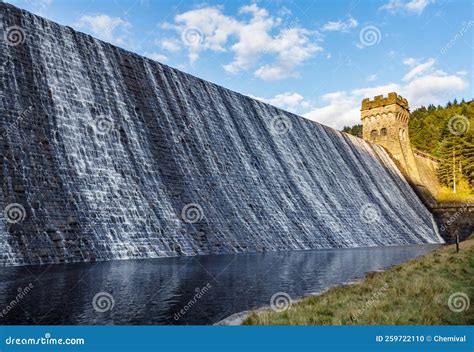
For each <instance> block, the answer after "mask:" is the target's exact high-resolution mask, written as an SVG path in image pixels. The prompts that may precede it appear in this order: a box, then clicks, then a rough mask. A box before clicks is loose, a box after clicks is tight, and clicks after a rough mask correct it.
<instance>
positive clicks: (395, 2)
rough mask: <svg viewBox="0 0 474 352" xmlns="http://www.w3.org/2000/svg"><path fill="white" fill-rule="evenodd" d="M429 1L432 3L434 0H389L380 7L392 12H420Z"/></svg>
mask: <svg viewBox="0 0 474 352" xmlns="http://www.w3.org/2000/svg"><path fill="white" fill-rule="evenodd" d="M431 3H434V0H410V1H402V0H390V1H389V2H388V3H386V4H385V5H383V6H382V7H381V9H383V10H387V11H390V12H392V13H394V12H399V11H403V12H406V13H411V14H421V13H422V12H423V11H424V10H425V8H426V7H427V6H428V5H429V4H431Z"/></svg>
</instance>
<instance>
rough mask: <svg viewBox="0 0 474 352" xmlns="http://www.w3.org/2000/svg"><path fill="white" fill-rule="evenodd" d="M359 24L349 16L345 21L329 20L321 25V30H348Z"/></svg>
mask: <svg viewBox="0 0 474 352" xmlns="http://www.w3.org/2000/svg"><path fill="white" fill-rule="evenodd" d="M358 25H359V23H358V22H357V20H356V19H354V18H352V17H349V19H348V20H347V21H341V20H338V21H329V22H328V23H326V24H325V25H324V26H322V27H321V30H322V31H323V32H349V31H350V30H351V29H353V28H356V27H357V26H358Z"/></svg>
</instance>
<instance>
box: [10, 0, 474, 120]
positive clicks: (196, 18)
mask: <svg viewBox="0 0 474 352" xmlns="http://www.w3.org/2000/svg"><path fill="white" fill-rule="evenodd" d="M8 2H10V3H12V4H14V5H16V6H18V7H21V8H24V9H26V10H29V11H32V12H34V13H37V14H39V15H41V16H44V17H46V18H49V19H51V20H53V21H56V22H59V23H61V24H64V25H69V26H71V27H73V28H75V29H78V30H80V31H82V32H86V33H89V34H91V35H94V36H96V37H98V38H100V39H103V40H105V41H107V42H110V43H113V44H115V45H118V46H121V47H124V48H126V49H128V50H131V51H134V52H137V53H139V54H142V55H145V56H148V57H150V58H153V59H156V60H157V61H160V62H163V63H166V64H167V65H170V66H173V67H176V68H179V69H181V70H183V71H185V72H188V73H191V74H193V75H196V76H198V77H201V78H204V79H206V80H209V81H212V82H215V83H217V84H220V85H223V86H225V87H228V88H230V89H232V90H235V91H238V92H240V93H243V94H246V95H250V96H252V97H256V98H258V99H261V100H263V101H266V102H269V103H271V104H273V105H277V106H279V107H282V108H284V109H286V110H289V111H292V112H295V113H298V114H300V115H303V116H305V117H307V118H310V119H312V120H316V121H319V122H322V123H324V124H326V125H329V126H331V127H336V128H342V127H343V126H344V125H352V124H354V123H357V122H358V121H359V107H360V101H361V99H362V98H364V97H372V96H374V95H378V94H386V93H388V92H389V91H397V92H398V93H399V94H402V95H403V96H405V97H406V98H408V100H409V102H410V104H411V107H412V108H416V107H418V106H420V105H427V104H429V103H433V104H438V103H440V104H445V103H446V102H447V101H448V100H452V99H454V98H457V99H458V100H460V99H462V98H464V99H465V100H471V99H472V98H473V97H474V90H473V87H472V82H473V71H474V62H473V36H474V16H473V11H474V5H473V2H472V1H468V0H457V1H455V0H378V1H375V0H374V1H371V0H352V1H342V0H339V1H337V0H333V1H329V0H319V1H301V0H300V1H283V0H274V1H269V0H268V1H230V0H229V1H207V2H203V1H179V0H175V1H169V0H163V1H153V0H77V1H73V0H14V1H13V0H10V1H8Z"/></svg>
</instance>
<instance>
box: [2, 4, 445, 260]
mask: <svg viewBox="0 0 474 352" xmlns="http://www.w3.org/2000/svg"><path fill="white" fill-rule="evenodd" d="M0 9H1V15H2V16H1V30H2V33H0V34H1V37H2V38H3V37H4V34H8V35H9V34H11V33H10V32H12V31H15V30H16V31H17V33H13V34H17V35H19V36H20V38H19V39H17V38H18V36H17V37H13V36H7V37H9V38H11V40H12V41H15V42H8V41H5V40H3V41H0V46H1V51H0V60H1V61H0V65H1V68H0V69H1V71H0V75H1V76H0V112H1V115H0V135H1V139H0V148H1V149H0V162H1V176H2V183H1V191H0V209H1V210H2V218H1V220H2V223H1V224H0V241H1V242H0V248H1V249H2V252H1V254H0V265H21V264H40V263H59V262H76V261H93V260H109V259H126V258H154V257H166V256H178V255H205V254H214V253H243V252H255V251H285V250H305V249H306V250H307V249H318V248H335V247H360V246H386V245H403V244H417V243H438V242H441V241H442V240H441V239H440V238H439V236H438V235H437V232H436V228H435V225H434V223H433V221H432V216H431V214H430V213H429V211H428V210H427V209H426V208H425V207H424V206H423V204H422V203H421V202H420V200H419V199H418V198H417V196H416V195H415V193H414V192H413V191H412V189H411V188H410V186H409V185H408V183H407V182H406V181H405V180H404V178H403V176H402V175H401V174H400V172H399V171H398V169H397V167H396V165H395V164H394V163H393V161H392V160H391V159H390V157H389V156H388V155H387V153H386V152H385V151H384V150H383V149H382V148H381V147H378V146H375V145H372V144H369V143H367V142H365V141H363V140H361V139H359V138H355V137H352V136H349V135H347V134H343V133H341V132H338V131H335V130H333V129H331V128H329V127H326V126H323V125H320V124H318V123H316V122H312V121H309V120H306V119H304V118H302V117H299V116H296V115H294V114H291V113H288V112H286V111H283V110H280V109H277V108H275V107H273V106H271V105H268V104H265V103H262V102H259V101H256V100H254V99H251V98H249V97H246V96H243V95H241V94H238V93H236V92H233V91H230V90H228V89H225V88H223V87H220V86H218V85H215V84H212V83H210V82H207V81H204V80H202V79H199V78H196V77H194V76H191V75H189V74H186V73H183V72H181V71H179V70H176V69H174V68H171V67H168V66H166V65H163V64H160V63H158V62H155V61H152V60H150V59H147V58H144V57H141V56H139V55H136V54H134V53H131V52H128V51H126V50H123V49H120V48H117V47H115V46H112V45H110V44H107V43H104V42H101V41H99V40H97V39H95V38H93V37H91V36H88V35H85V34H82V33H79V32H76V31H74V30H73V29H71V28H69V27H64V26H60V25H58V24H56V23H53V22H51V21H48V20H45V19H43V18H41V17H38V16H35V15H33V14H31V13H28V12H26V11H23V10H20V9H17V8H16V7H14V6H11V5H8V4H5V3H0ZM12 210H13V211H12Z"/></svg>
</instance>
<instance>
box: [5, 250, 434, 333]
mask: <svg viewBox="0 0 474 352" xmlns="http://www.w3.org/2000/svg"><path fill="white" fill-rule="evenodd" d="M437 247H438V245H433V244H431V245H411V246H389V247H372V248H354V249H329V250H314V251H291V252H267V253H248V254H238V255H214V256H194V257H176V258H161V259H145V260H126V261H109V262H97V263H78V264H64V265H43V266H23V267H9V268H1V270H0V313H2V314H1V315H0V324H214V323H216V322H218V321H220V320H222V319H224V318H226V317H228V316H230V315H232V314H234V313H237V312H241V311H245V310H248V309H252V308H258V307H261V306H269V305H270V300H271V297H272V296H273V295H274V294H276V293H279V292H283V293H286V294H288V295H289V296H290V297H291V298H292V299H298V298H301V297H302V296H304V295H308V294H311V293H315V292H319V291H321V290H323V289H325V288H327V287H330V286H334V285H337V284H341V283H346V282H350V281H353V280H356V279H358V278H361V277H363V276H364V274H365V273H367V272H369V271H374V270H381V269H384V268H388V267H390V266H392V265H395V264H397V263H400V262H403V261H406V260H408V259H410V258H413V257H416V256H419V255H422V254H424V253H426V252H428V251H430V250H433V249H435V248H437ZM12 301H17V303H14V304H12ZM2 310H3V312H2ZM5 312H6V314H5Z"/></svg>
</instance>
